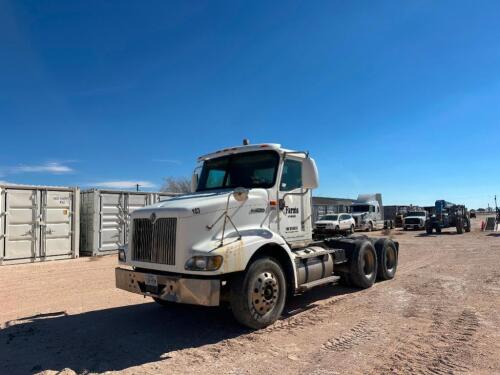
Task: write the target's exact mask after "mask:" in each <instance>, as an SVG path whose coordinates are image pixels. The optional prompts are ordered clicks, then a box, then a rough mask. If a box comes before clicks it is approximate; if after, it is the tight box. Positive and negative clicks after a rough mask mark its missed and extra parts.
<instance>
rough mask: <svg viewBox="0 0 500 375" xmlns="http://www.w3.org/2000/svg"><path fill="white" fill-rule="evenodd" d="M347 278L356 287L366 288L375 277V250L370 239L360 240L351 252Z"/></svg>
mask: <svg viewBox="0 0 500 375" xmlns="http://www.w3.org/2000/svg"><path fill="white" fill-rule="evenodd" d="M349 271H350V272H349V279H350V281H351V282H352V284H353V285H354V286H356V287H358V288H361V289H366V288H369V287H371V286H372V285H373V283H374V282H375V279H376V278H377V252H376V251H375V248H374V247H373V245H372V243H371V242H370V241H360V242H358V243H357V244H356V247H355V248H354V251H353V252H352V258H351V261H350V265H349Z"/></svg>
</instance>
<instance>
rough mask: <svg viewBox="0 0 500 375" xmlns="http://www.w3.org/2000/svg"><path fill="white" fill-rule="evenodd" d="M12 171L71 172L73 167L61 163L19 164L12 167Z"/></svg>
mask: <svg viewBox="0 0 500 375" xmlns="http://www.w3.org/2000/svg"><path fill="white" fill-rule="evenodd" d="M10 171H11V172H12V173H53V174H64V173H71V172H73V169H72V168H70V167H68V166H67V165H63V164H61V163H57V162H56V163H45V164H40V165H18V166H16V167H12V168H10Z"/></svg>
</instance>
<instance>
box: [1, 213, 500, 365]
mask: <svg viewBox="0 0 500 375" xmlns="http://www.w3.org/2000/svg"><path fill="white" fill-rule="evenodd" d="M479 221H480V219H478V220H475V221H474V223H473V224H474V230H473V231H472V232H471V233H466V234H463V235H457V234H456V233H455V231H453V230H447V231H445V232H444V233H442V234H440V235H435V234H434V235H430V236H427V235H425V234H424V233H423V232H421V231H415V232H413V231H410V232H403V231H401V230H396V231H392V232H391V233H390V235H391V236H392V237H393V238H395V239H396V240H398V241H399V242H400V249H401V250H400V259H399V269H398V273H397V275H396V278H395V279H394V280H391V281H387V282H381V283H377V284H375V286H374V287H373V288H370V289H368V290H363V291H359V290H356V289H350V288H345V287H341V286H337V285H334V286H332V285H329V286H325V287H320V288H317V289H315V290H312V291H310V292H309V293H306V294H304V295H302V296H298V297H294V298H292V299H291V300H290V302H289V303H288V305H287V308H286V313H285V316H284V317H283V319H282V320H280V321H278V322H277V323H275V324H274V325H272V326H271V327H268V328H267V329H264V330H261V331H257V332H251V331H249V330H247V329H245V328H242V327H240V326H239V325H238V324H237V323H236V322H235V321H234V320H233V318H232V316H231V313H230V312H229V311H227V310H223V309H219V308H199V307H189V306H177V307H175V308H173V309H166V308H162V307H160V306H158V305H157V304H155V303H154V302H151V300H150V299H144V298H143V297H141V296H137V295H132V294H130V293H127V292H123V291H120V290H117V289H115V288H114V272H113V268H114V267H115V265H116V259H115V257H114V256H110V257H103V258H98V259H91V258H80V259H78V260H71V261H57V262H48V263H43V264H29V265H18V266H5V267H1V268H0V285H1V286H0V327H1V329H0V374H12V375H14V374H27V373H44V374H55V373H63V374H73V373H74V372H76V373H102V372H110V373H112V372H123V373H126V374H157V373H161V374H176V373H190V374H196V373H200V374H269V373H278V374H280V373H284V372H286V373H287V374H305V373H308V374H345V373H354V374H384V373H397V374H403V373H405V374H406V373H411V374H413V373H423V374H427V373H428V374H449V373H471V374H472V373H473V374H492V373H500V234H493V233H482V232H480V231H479V230H478V226H479ZM379 234H380V233H379Z"/></svg>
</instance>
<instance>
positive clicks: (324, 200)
mask: <svg viewBox="0 0 500 375" xmlns="http://www.w3.org/2000/svg"><path fill="white" fill-rule="evenodd" d="M354 201H355V199H351V198H332V197H312V204H313V205H326V206H328V205H336V204H343V205H348V204H351V203H352V202H354Z"/></svg>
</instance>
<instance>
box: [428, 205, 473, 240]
mask: <svg viewBox="0 0 500 375" xmlns="http://www.w3.org/2000/svg"><path fill="white" fill-rule="evenodd" d="M452 227H455V228H457V233H458V234H462V233H463V232H464V231H465V232H470V218H469V213H468V211H467V208H465V206H464V205H460V204H454V203H450V202H447V201H445V200H437V201H436V204H435V210H434V214H432V215H431V217H430V218H429V219H427V220H426V222H425V231H426V232H427V234H431V233H432V231H433V230H435V231H436V233H441V229H443V228H452Z"/></svg>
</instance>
